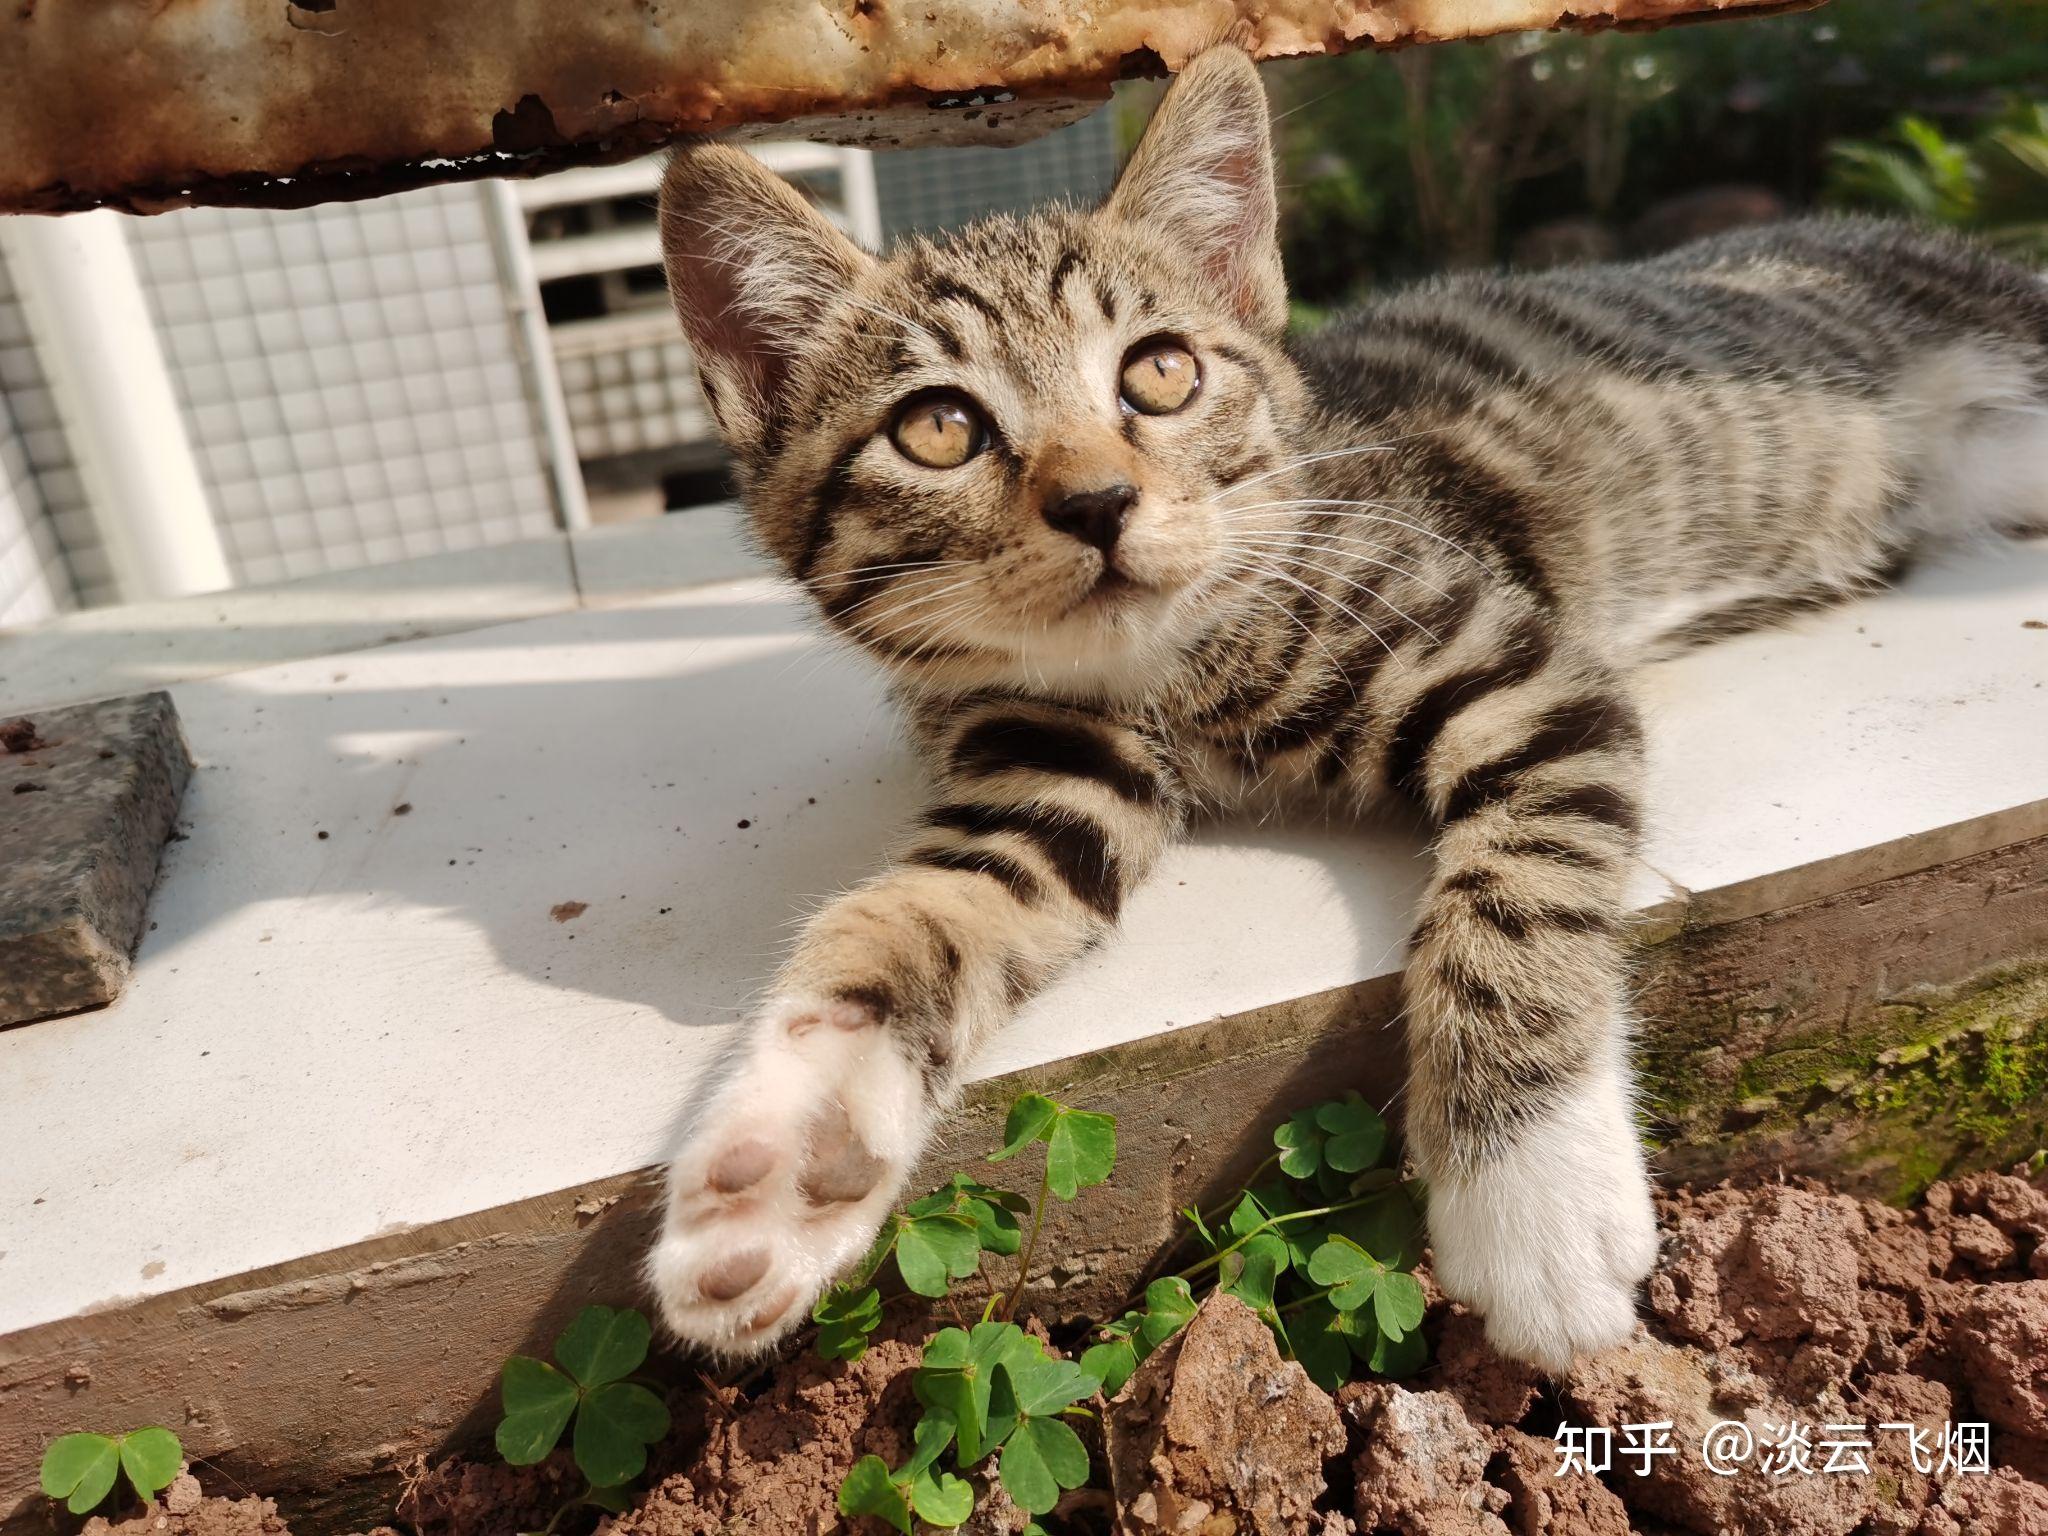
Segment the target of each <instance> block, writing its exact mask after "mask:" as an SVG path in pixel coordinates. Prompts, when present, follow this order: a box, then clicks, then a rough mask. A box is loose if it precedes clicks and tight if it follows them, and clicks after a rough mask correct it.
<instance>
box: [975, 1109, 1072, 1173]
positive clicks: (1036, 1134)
mask: <svg viewBox="0 0 2048 1536" xmlns="http://www.w3.org/2000/svg"><path fill="white" fill-rule="evenodd" d="M1059 1114H1060V1106H1059V1105H1057V1104H1055V1103H1054V1102H1053V1101H1052V1100H1051V1099H1048V1098H1047V1097H1046V1096H1045V1095H1044V1094H1042V1093H1027V1094H1023V1095H1021V1096H1020V1097H1019V1098H1018V1099H1017V1101H1016V1102H1015V1103H1014V1104H1012V1105H1011V1106H1010V1114H1009V1118H1008V1119H1007V1120H1005V1121H1004V1122H1003V1145H1002V1150H1000V1151H998V1152H992V1153H990V1154H989V1159H988V1160H989V1161H990V1162H992V1163H1004V1162H1008V1161H1009V1160H1010V1159H1011V1158H1013V1157H1015V1156H1016V1155H1017V1154H1018V1153H1019V1152H1022V1151H1023V1150H1024V1149H1025V1148H1026V1147H1028V1146H1030V1145H1031V1143H1032V1142H1034V1141H1042V1140H1044V1139H1045V1136H1046V1134H1047V1132H1049V1131H1050V1130H1051V1129H1052V1124H1053V1122H1054V1121H1055V1120H1057V1119H1058V1118H1059Z"/></svg>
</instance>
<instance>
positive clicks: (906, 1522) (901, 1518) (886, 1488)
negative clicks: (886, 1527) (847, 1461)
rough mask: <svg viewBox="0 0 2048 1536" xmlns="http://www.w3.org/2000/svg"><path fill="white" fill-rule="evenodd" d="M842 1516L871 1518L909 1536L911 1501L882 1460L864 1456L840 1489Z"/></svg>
mask: <svg viewBox="0 0 2048 1536" xmlns="http://www.w3.org/2000/svg"><path fill="white" fill-rule="evenodd" d="M839 1513H841V1514H842V1515H872V1516H874V1517H875V1518H876V1519H877V1520H886V1521H888V1523H889V1524H891V1525H893V1526H895V1527H896V1529H897V1530H899V1531H901V1532H902V1533H903V1536H910V1500H909V1499H908V1498H906V1497H905V1496H904V1492H903V1490H902V1489H901V1488H899V1487H897V1486H896V1482H895V1479H893V1478H891V1477H890V1476H889V1467H888V1464H887V1463H886V1462H884V1461H883V1460H882V1458H881V1457H879V1456H863V1457H861V1459H860V1460H859V1461H856V1462H855V1463H854V1464H853V1468H852V1470H851V1471H849V1472H848V1473H847V1474H846V1480H845V1481H844V1482H842V1483H841V1484H840V1485H839Z"/></svg>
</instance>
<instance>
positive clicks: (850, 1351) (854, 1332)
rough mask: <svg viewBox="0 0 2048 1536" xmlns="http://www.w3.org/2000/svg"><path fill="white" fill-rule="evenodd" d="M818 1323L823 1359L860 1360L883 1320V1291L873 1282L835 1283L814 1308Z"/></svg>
mask: <svg viewBox="0 0 2048 1536" xmlns="http://www.w3.org/2000/svg"><path fill="white" fill-rule="evenodd" d="M811 1320H812V1321H813V1322H815V1323H816V1324H817V1325H818V1342H817V1344H816V1346H815V1349H816V1352H817V1355H818V1358H819V1359H821V1360H858V1359H859V1358H860V1357H861V1356H862V1355H864V1354H866V1353H867V1351H868V1335H869V1334H871V1333H873V1332H874V1331H875V1329H876V1328H878V1327H880V1326H881V1322H882V1293H881V1292H880V1291H878V1290H876V1289H875V1288H874V1287H873V1286H872V1285H862V1286H853V1285H835V1286H833V1287H832V1289H831V1290H829V1291H827V1292H826V1293H825V1294H824V1295H822V1296H820V1297H819V1298H818V1300H817V1304H816V1305H815V1306H813V1307H812V1308H811Z"/></svg>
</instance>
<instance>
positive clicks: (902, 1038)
mask: <svg viewBox="0 0 2048 1536" xmlns="http://www.w3.org/2000/svg"><path fill="white" fill-rule="evenodd" d="M924 730H925V734H926V736H927V738H928V740H929V741H930V742H931V743H932V746H933V749H934V753H935V755H936V758H937V760H938V762H939V763H940V765H941V767H940V771H939V773H938V779H939V790H940V799H939V801H938V803H937V804H935V805H934V806H933V807H932V808H931V809H930V810H929V811H927V812H926V813H925V815H924V817H923V818H922V820H921V822H920V825H919V827H918V828H917V830H916V831H915V832H914V833H913V834H912V836H911V837H910V839H909V840H908V841H907V843H906V844H905V845H904V847H903V849H902V850H901V852H900V853H899V855H898V857H897V858H896V859H895V860H894V862H893V863H892V866H891V867H890V868H889V869H888V871H887V872H886V873H884V874H881V875H879V876H877V877H875V878H874V879H872V880H870V881H868V882H867V883H866V884H864V885H861V886H859V887H857V888H856V889H854V890H852V891H850V892H848V893H847V894H846V895H844V896H842V897H840V898H839V899H837V900H836V901H834V902H832V903H831V904H830V905H829V906H827V907H826V908H825V909H824V910H823V911H822V912H820V913H819V914H818V916H817V917H816V918H814V919H813V920H812V921H811V922H810V923H809V924H808V925H807V926H806V927H805V929H804V931H803V934H802V936H801V938H800V939H799V940H798V943H797V946H796V950H795V953H794V954H793V955H792V957H791V959H790V961H789V963H788V964H787V965H786V966H785V967H784V968H783V971H782V973H781V975H780V977H779V978H778V980H777V982H776V985H775V989H774V993H773V996H772V998H771V1000H770V1001H769V1003H768V1004H767V1005H766V1006H765V1007H764V1008H763V1009H762V1010H761V1012H760V1014H759V1015H758V1016H757V1017H756V1018H755V1020H754V1021H753V1023H752V1024H751V1026H750V1027H749V1030H748V1034H747V1037H746V1039H745V1040H744V1042H743V1045H742V1047H741V1050H740V1051H739V1053H738V1055H737V1056H736V1057H735V1059H734V1060H733V1061H732V1062H731V1063H730V1064H729V1071H728V1074H727V1076H726V1078H725V1080H724V1082H723V1083H722V1084H721V1086H720V1087H719V1088H718V1089H717V1090H716V1091H715V1092H714V1093H713V1094H712V1095H711V1096H710V1097H709V1099H708V1101H707V1103H706V1107H705V1109H704V1111H703V1112H702V1113H701V1114H700V1115H699V1116H698V1117H697V1123H696V1124H695V1126H694V1127H693V1128H692V1130H691V1132H690V1135H689V1139H688V1141H687V1143H686V1145H685V1146H684V1148H683V1150H682V1152H681V1154H680V1155H679V1156H678V1157H677V1158H676V1160H675V1162H674V1164H673V1165H672V1167H671V1169H670V1173H669V1181H668V1194H667V1206H666V1214H665V1220H664V1226H663V1231H662V1235H661V1238H660V1240H659V1242H658V1244H657V1245H656V1248H655V1250H654V1253H653V1254H652V1256H651V1258H650V1261H649V1276H650V1280H651V1283H652V1285H653V1288H654V1290H655V1292H656V1294H657V1296H658V1298H659V1300H660V1303H661V1308H662V1313H663V1315H664V1317H665V1318H666V1319H667V1321H668V1323H669V1325H670V1326H671V1327H672V1328H673V1329H674V1330H675V1331H676V1333H677V1334H679V1335H680V1336H682V1337H683V1338H685V1339H687V1340H690V1341H692V1342H695V1343H699V1344H702V1345H706V1346H708V1347H711V1348H716V1349H722V1350H728V1351H743V1350H748V1349H753V1348H757V1347H759V1346H761V1345H764V1344H766V1343H768V1342H770V1341H772V1340H773V1339H775V1338H776V1337H778V1336H779V1335H780V1334H781V1333H783V1332H784V1331H786V1330H787V1329H788V1328H789V1327H791V1326H793V1325H794V1324H796V1323H797V1322H799V1321H801V1320H802V1318H803V1317H804V1315H805V1311H806V1309H807V1308H808V1307H809V1305H810V1303H811V1301H812V1299H813V1298H814V1297H815V1296H816V1295H817V1294H818V1292H819V1291H820V1290H822V1289H823V1288H824V1286H825V1285H827V1284H828V1283H829V1282H830V1281H831V1280H832V1278H833V1276H834V1275H836V1274H837V1273H838V1272H839V1271H841V1270H842V1269H844V1268H845V1267H846V1266H847V1265H848V1264H850V1263H852V1262H853V1260H855V1259H856V1258H858V1257H859V1256H860V1254H861V1253H862V1252H863V1251H865V1249H866V1248H867V1246H868V1243H869V1241H870V1240H871V1239H872V1237H873V1235H874V1233H875V1230H876V1228H877V1227H878V1226H879V1224H880V1223H881V1221H882V1220H883V1219H884V1217H886V1215H887V1214H888V1212H889V1209H890V1207H891V1206H892V1204H893V1203H894V1202H895V1200H896V1198H897V1196H898V1195H899V1194H900V1193H901V1192H902V1187H903V1183H904V1180H905V1179H906V1178H907V1177H908V1175H909V1173H910V1169H911V1166H912V1164H913V1163H914V1162H915V1161H916V1159H917V1156H918V1154H919V1153H920V1151H921V1150H922V1149H923V1147H924V1145H925V1142H926V1140H927V1139H928V1137H929V1135H930V1133H931V1130H932V1128H933V1125H934V1123H935V1121H936V1119H937V1116H938V1113H939V1111H940V1110H941V1109H942V1108H943V1107H944V1105H945V1104H946V1103H947V1101H948V1100H949V1098H950V1097H951V1096H952V1094H953V1093H954V1092H955V1091H956V1089H957V1088H958V1086H959V1084H960V1081H961V1074H962V1072H963V1070H964V1068H965V1066H966V1063H967V1061H968V1059H969V1057H970V1056H971V1054H972V1052H973V1050H974V1048H975V1046H976V1045H977V1044H979V1042H980V1041H981V1040H982V1039H984V1038H985V1037H986V1036H987V1035H988V1034H989V1033H990V1032H991V1031H992V1030H994V1029H995V1028H996V1026H998V1025H999V1024H1001V1023H1002V1022H1003V1021H1004V1020H1006V1019H1007V1018H1008V1017H1009V1016H1010V1015H1011V1014H1012V1013H1013V1012H1014V1011H1015V1009H1016V1008H1017V1006H1018V1005H1019V1004H1020V1003H1021V1002H1022V1001H1023V1000H1024V999H1025V998H1027V997H1028V996H1030V995H1031V994H1032V993H1033V992H1034V991H1036V990H1037V989H1038V988H1039V987H1040V986H1042V985H1043V984H1044V983H1045V982H1046V981H1047V980H1048V979H1050V978H1051V977H1052V976H1053V975H1054V974H1055V973H1057V971H1058V970H1059V969H1060V967H1061V966H1063V965H1064V964H1066V963H1067V961H1069V960H1070V959H1072V958H1073V957H1074V956H1075V955H1076V954H1078V953H1079V952H1080V951H1081V950H1083V949H1084V948H1086V947H1087V946H1088V945H1089V944H1091V943H1093V942H1094V941H1095V940H1097V939H1098V938H1100V937H1101V936H1102V935H1103V934H1104V933H1105V932H1107V931H1108V929H1109V928H1110V927H1111V925H1112V924H1113V923H1114V922H1115V920H1116V916H1117V912H1118V910H1119V908H1120V907H1121V905H1122V902H1123V900H1124V897H1125V895H1126V894H1127V893H1128V892H1129V891H1130V889H1131V888H1132V887H1133V886H1134V885H1135V884H1136V883H1137V882H1138V881H1139V880H1140V879H1142V878H1143V877H1144V875H1145V874H1146V872H1147V871H1149V869H1150V868H1151V866H1152V864H1153V863H1154V861H1155V860H1156V859H1157V858H1158V855H1159V852H1160V850H1161V849H1162V848H1163V847H1164V845H1165V843H1166V841H1167V840H1168V838H1169V837H1171V836H1172V835H1173V833H1174V832H1175V830H1176V829H1177V828H1178V826H1179V825H1180V822H1181V818H1182V799H1181V794H1180V791H1179V788H1178V786H1177V782H1176V779H1175V776H1174V774H1173V773H1172V771H1171V770H1170V768H1169V767H1168V766H1167V764H1166V762H1165V760H1164V758H1163V757H1162V755H1161V754H1160V753H1159V752H1158V751H1157V750H1156V748H1155V747H1154V745H1153V744H1152V743H1151V742H1150V741H1149V740H1148V739H1147V737H1146V736H1145V735H1144V733H1142V732H1141V731H1140V730H1138V729H1136V728H1134V727H1132V726H1130V725H1127V724H1120V723H1117V722H1114V721H1111V720H1108V719H1105V718H1103V717H1101V716H1099V715H1095V714H1091V713H1086V712H1083V711H1079V710H1070V709H1064V708H1057V707H1048V706H1038V705H1022V704H1017V703H1014V702H1002V703H988V704H982V705H979V706H977V707H970V708H968V709H966V710H964V711H961V712H960V713H958V714H956V715H955V716H953V717H952V718H948V719H943V720H941V719H931V720H927V721H926V722H925V723H924Z"/></svg>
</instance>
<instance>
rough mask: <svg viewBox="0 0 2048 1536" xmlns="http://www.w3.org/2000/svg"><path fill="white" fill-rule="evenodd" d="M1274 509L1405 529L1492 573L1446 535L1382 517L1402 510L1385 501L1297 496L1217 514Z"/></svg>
mask: <svg viewBox="0 0 2048 1536" xmlns="http://www.w3.org/2000/svg"><path fill="white" fill-rule="evenodd" d="M1273 507H1318V508H1322V509H1323V510H1321V511H1318V512H1315V513H1314V514H1313V515H1314V516H1316V517H1355V518H1357V519H1358V520H1359V521H1361V522H1368V523H1387V524H1390V525H1392V526H1393V527H1396V528H1405V529H1407V530H1408V531H1409V532H1410V533H1419V534H1421V535H1422V536H1423V537H1424V538H1425V539H1434V540H1436V542H1437V543H1439V544H1442V545H1444V546H1445V547H1446V548H1448V549H1454V550H1456V551H1457V552H1458V553H1459V554H1461V555H1463V556H1464V557H1465V558H1466V559H1467V560H1470V561H1471V562H1472V563H1473V564H1474V565H1476V566H1478V567H1479V568H1480V569H1481V570H1483V571H1486V572H1487V573H1488V574H1489V575H1490V574H1492V567H1490V566H1489V565H1487V563H1486V562H1485V561H1484V560H1481V559H1480V558H1479V557H1478V556H1477V555H1475V554H1473V553H1472V551H1471V550H1469V549H1467V548H1466V547H1465V546H1464V545H1462V544H1460V543H1459V542H1458V541H1457V540H1456V539H1453V538H1447V537H1446V536H1445V535H1443V534H1441V533H1438V532H1437V531H1436V530H1435V529H1433V528H1426V527H1424V526H1423V525H1422V524H1421V523H1418V522H1413V521H1411V520H1410V519H1408V518H1404V517H1399V516H1389V515H1384V514H1393V513H1398V512H1399V511H1400V510H1401V509H1400V508H1399V507H1394V506H1389V505H1388V504H1387V503H1386V502H1384V501H1346V500H1340V499H1338V498H1336V497H1329V496H1304V497H1296V498H1293V499H1291V500H1286V501H1261V502H1254V503H1252V504H1251V505H1250V506H1244V507H1225V508H1220V509H1219V512H1220V514H1221V515H1222V516H1224V517H1226V518H1228V517H1233V516H1236V515H1238V514H1240V513H1248V512H1259V511H1264V510H1267V509H1269V508H1273ZM1346 507H1371V508H1376V509H1377V510H1376V511H1372V512H1348V511H1343V510H1340V509H1342V508H1346Z"/></svg>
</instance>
